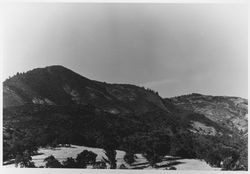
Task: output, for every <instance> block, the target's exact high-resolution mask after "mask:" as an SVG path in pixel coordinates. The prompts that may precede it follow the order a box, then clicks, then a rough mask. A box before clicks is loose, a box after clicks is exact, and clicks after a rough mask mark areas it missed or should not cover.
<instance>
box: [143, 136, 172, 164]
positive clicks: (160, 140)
mask: <svg viewBox="0 0 250 174" xmlns="http://www.w3.org/2000/svg"><path fill="white" fill-rule="evenodd" d="M169 151H170V142H169V137H168V136H167V135H164V134H161V132H155V133H152V134H151V135H148V136H146V137H145V140H144V144H143V156H144V157H145V158H146V159H147V160H148V162H149V165H150V166H152V167H155V166H156V163H157V162H160V161H161V160H162V158H163V157H164V156H165V155H166V154H167V153H169Z"/></svg>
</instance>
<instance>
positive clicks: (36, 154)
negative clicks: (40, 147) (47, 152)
mask: <svg viewBox="0 0 250 174" xmlns="http://www.w3.org/2000/svg"><path fill="white" fill-rule="evenodd" d="M43 154H44V153H41V152H40V153H35V154H34V155H32V156H38V155H43Z"/></svg>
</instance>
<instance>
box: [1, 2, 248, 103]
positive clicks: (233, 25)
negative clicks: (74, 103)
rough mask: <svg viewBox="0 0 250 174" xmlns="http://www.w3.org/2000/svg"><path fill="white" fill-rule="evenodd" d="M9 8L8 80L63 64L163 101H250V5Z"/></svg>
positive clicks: (6, 38)
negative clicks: (191, 97)
mask: <svg viewBox="0 0 250 174" xmlns="http://www.w3.org/2000/svg"><path fill="white" fill-rule="evenodd" d="M4 9H5V16H4V33H3V34H4V36H3V41H4V42H3V46H4V47H3V57H4V60H3V65H4V72H3V77H4V79H5V78H7V77H8V76H11V75H13V74H15V73H16V72H24V71H27V70H30V69H33V68H37V67H45V66H49V65H55V64H60V65H63V66H65V67H67V68H70V69H72V70H73V71H75V72H77V73H79V74H81V75H83V76H85V77H87V78H90V79H94V80H98V81H106V82H110V83H131V84H136V85H140V86H145V87H149V88H151V89H154V90H157V91H159V93H160V95H161V96H163V97H171V96H176V95H182V94H188V93H192V92H196V93H203V94H211V95H227V96H241V97H245V98H247V80H248V79H247V51H248V47H247V39H248V37H247V6H246V5H244V4H243V5H239V4H231V5H230V4H224V5H221V4H214V5H212V4H208V5H206V4H203V5H202V4H175V5H173V4H84V3H82V4H81V3H80V4H77V3H75V4H70V3H65V4H62V3H60V4H59V3H55V4H53V3H48V4H39V3H36V4H25V3H22V4H16V5H9V6H6V7H5V8H4Z"/></svg>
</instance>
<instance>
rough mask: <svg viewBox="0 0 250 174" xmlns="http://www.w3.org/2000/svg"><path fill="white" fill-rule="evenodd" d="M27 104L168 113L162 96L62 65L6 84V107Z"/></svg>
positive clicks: (121, 111) (25, 75)
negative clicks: (78, 71) (113, 82)
mask: <svg viewBox="0 0 250 174" xmlns="http://www.w3.org/2000/svg"><path fill="white" fill-rule="evenodd" d="M25 104H45V105H74V104H80V105H86V104H93V105H95V106H98V107H100V108H102V109H103V110H106V111H107V112H110V113H113V114H118V113H119V114H120V113H121V114H127V113H131V112H135V113H138V114H140V113H145V112H148V111H150V110H153V109H154V108H158V109H161V110H165V111H167V108H166V106H165V105H164V104H163V101H162V99H161V97H160V96H159V95H158V94H156V93H155V92H153V91H150V90H145V89H144V88H141V87H137V86H134V85H126V84H124V85H121V84H107V83H102V82H97V81H93V80H89V79H87V78H85V77H82V76H80V75H79V74H77V73H74V72H73V71H71V70H69V69H67V68H65V67H62V66H50V67H46V68H38V69H34V70H31V71H28V72H27V73H24V74H17V75H15V76H14V77H12V78H10V79H8V80H6V81H5V82H4V83H3V107H4V108H7V107H9V106H21V105H25Z"/></svg>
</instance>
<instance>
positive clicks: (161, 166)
mask: <svg viewBox="0 0 250 174" xmlns="http://www.w3.org/2000/svg"><path fill="white" fill-rule="evenodd" d="M183 163H184V162H180V161H173V162H170V163H168V164H164V165H157V166H155V168H156V169H158V168H163V167H165V168H166V167H174V166H176V165H179V164H183Z"/></svg>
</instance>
